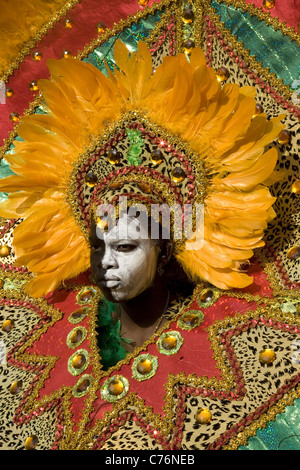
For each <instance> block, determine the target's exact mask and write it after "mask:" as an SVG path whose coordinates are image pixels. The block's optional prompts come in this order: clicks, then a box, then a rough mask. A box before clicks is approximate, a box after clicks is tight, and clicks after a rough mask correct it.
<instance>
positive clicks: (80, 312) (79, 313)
mask: <svg viewBox="0 0 300 470" xmlns="http://www.w3.org/2000/svg"><path fill="white" fill-rule="evenodd" d="M85 315H86V309H85V308H79V309H77V310H75V312H73V313H71V315H70V320H71V321H76V320H80V319H81V318H82V317H83V316H85Z"/></svg>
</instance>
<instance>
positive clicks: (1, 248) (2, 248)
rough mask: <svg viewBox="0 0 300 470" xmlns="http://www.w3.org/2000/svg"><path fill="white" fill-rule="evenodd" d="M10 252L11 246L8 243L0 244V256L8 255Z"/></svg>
mask: <svg viewBox="0 0 300 470" xmlns="http://www.w3.org/2000/svg"><path fill="white" fill-rule="evenodd" d="M10 253H11V247H10V246H8V245H0V257H1V258H4V257H5V256H9V255H10Z"/></svg>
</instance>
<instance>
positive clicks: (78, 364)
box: [72, 354, 86, 369]
mask: <svg viewBox="0 0 300 470" xmlns="http://www.w3.org/2000/svg"><path fill="white" fill-rule="evenodd" d="M85 363H86V357H85V356H84V355H83V354H75V356H73V358H72V366H73V367H74V369H81V368H82V367H83V366H84V365H85Z"/></svg>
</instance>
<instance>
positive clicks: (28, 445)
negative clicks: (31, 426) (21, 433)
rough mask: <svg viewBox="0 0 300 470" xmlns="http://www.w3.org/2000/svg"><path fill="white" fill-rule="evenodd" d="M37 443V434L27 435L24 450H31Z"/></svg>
mask: <svg viewBox="0 0 300 470" xmlns="http://www.w3.org/2000/svg"><path fill="white" fill-rule="evenodd" d="M37 444H38V438H37V436H30V437H27V439H26V441H25V450H33V449H35V447H36V446H37Z"/></svg>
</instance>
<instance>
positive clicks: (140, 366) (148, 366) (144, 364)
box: [136, 359, 152, 375]
mask: <svg viewBox="0 0 300 470" xmlns="http://www.w3.org/2000/svg"><path fill="white" fill-rule="evenodd" d="M136 368H137V371H138V372H139V373H140V374H142V375H146V374H149V373H150V372H151V371H152V362H151V361H150V360H149V359H141V360H140V361H139V362H138V363H137V366H136Z"/></svg>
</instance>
